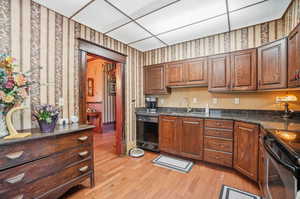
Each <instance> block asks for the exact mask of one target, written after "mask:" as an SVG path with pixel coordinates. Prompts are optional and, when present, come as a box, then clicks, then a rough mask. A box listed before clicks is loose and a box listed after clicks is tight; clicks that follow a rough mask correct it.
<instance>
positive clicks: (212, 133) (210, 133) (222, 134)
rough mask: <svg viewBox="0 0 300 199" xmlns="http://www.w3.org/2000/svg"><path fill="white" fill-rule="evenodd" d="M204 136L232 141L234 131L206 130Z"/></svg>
mask: <svg viewBox="0 0 300 199" xmlns="http://www.w3.org/2000/svg"><path fill="white" fill-rule="evenodd" d="M204 135H207V136H214V137H220V138H227V139H232V138H233V131H232V130H227V129H214V128H206V129H205V131H204Z"/></svg>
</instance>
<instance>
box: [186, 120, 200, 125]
mask: <svg viewBox="0 0 300 199" xmlns="http://www.w3.org/2000/svg"><path fill="white" fill-rule="evenodd" d="M183 123H184V124H196V125H199V124H200V123H199V122H188V121H184V122H183Z"/></svg>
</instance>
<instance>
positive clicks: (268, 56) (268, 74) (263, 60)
mask: <svg viewBox="0 0 300 199" xmlns="http://www.w3.org/2000/svg"><path fill="white" fill-rule="evenodd" d="M257 65H258V90H265V89H280V88H286V87H287V42H286V39H281V40H278V41H275V42H272V43H270V44H267V45H264V46H261V47H259V48H258V62H257Z"/></svg>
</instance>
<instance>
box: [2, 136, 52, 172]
mask: <svg viewBox="0 0 300 199" xmlns="http://www.w3.org/2000/svg"><path fill="white" fill-rule="evenodd" d="M54 152H55V140H54V139H49V138H48V139H39V140H33V141H27V142H24V143H21V144H20V143H16V144H13V145H5V146H0V171H1V170H4V169H6V168H10V167H13V166H16V165H19V164H22V163H25V162H29V161H32V160H36V159H39V158H42V157H45V156H48V155H50V154H52V153H54Z"/></svg>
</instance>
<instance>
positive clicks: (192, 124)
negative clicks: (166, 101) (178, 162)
mask: <svg viewBox="0 0 300 199" xmlns="http://www.w3.org/2000/svg"><path fill="white" fill-rule="evenodd" d="M159 149H160V151H163V152H167V153H172V154H176V155H180V156H183V157H187V158H192V159H196V160H202V158H203V120H202V119H197V118H181V117H171V116H161V117H160V119H159Z"/></svg>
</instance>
